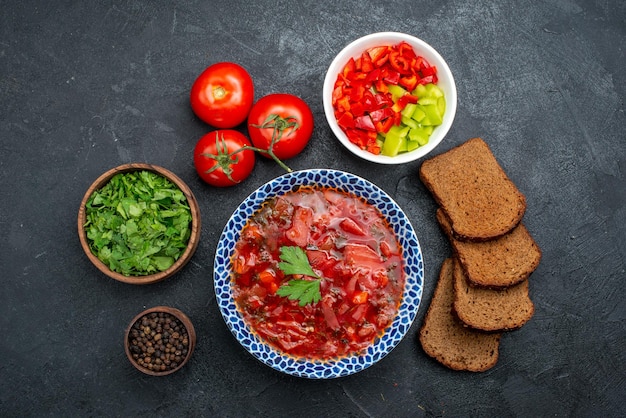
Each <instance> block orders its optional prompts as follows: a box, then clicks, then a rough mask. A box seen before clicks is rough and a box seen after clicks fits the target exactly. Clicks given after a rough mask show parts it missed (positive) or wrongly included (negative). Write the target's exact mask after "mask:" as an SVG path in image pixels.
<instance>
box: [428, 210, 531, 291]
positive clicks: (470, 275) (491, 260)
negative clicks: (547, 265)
mask: <svg viewBox="0 0 626 418" xmlns="http://www.w3.org/2000/svg"><path fill="white" fill-rule="evenodd" d="M437 221H438V222H439V225H440V226H441V229H442V230H443V231H444V233H445V234H446V235H447V236H448V238H449V240H450V244H452V248H453V249H454V253H455V255H456V256H457V258H458V260H459V262H460V263H461V266H462V267H463V270H464V271H465V274H466V276H467V280H468V281H469V282H470V284H472V285H474V286H482V287H489V288H504V287H508V286H513V285H515V284H517V283H521V282H523V281H525V280H526V279H528V277H529V276H530V274H531V273H532V272H533V271H535V269H536V268H537V266H538V265H539V261H540V260H541V250H540V249H539V247H538V246H537V243H536V242H535V240H534V239H533V238H532V236H531V235H530V234H529V233H528V230H527V229H526V227H525V226H524V224H523V223H521V222H520V223H519V224H518V225H517V226H516V227H515V228H513V230H512V231H510V232H508V233H507V234H505V235H503V236H501V237H499V238H495V239H493V240H491V241H484V242H469V241H461V240H458V239H456V238H455V237H454V234H453V233H452V226H451V224H450V219H449V218H448V217H447V215H446V214H445V212H444V211H443V210H442V209H441V208H440V209H437Z"/></svg>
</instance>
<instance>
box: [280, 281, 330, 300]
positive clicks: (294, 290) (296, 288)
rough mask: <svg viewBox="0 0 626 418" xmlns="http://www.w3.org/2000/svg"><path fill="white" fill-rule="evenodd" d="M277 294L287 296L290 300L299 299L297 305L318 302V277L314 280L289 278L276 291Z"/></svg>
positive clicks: (320, 296)
mask: <svg viewBox="0 0 626 418" xmlns="http://www.w3.org/2000/svg"><path fill="white" fill-rule="evenodd" d="M276 294H277V295H278V296H282V297H288V298H289V299H290V300H299V301H300V302H299V305H300V306H304V305H306V304H307V303H315V302H318V301H319V300H320V299H321V298H322V295H321V293H320V279H315V280H289V282H287V283H286V284H284V285H282V286H281V287H279V288H278V290H277V291H276Z"/></svg>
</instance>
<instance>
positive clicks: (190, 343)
mask: <svg viewBox="0 0 626 418" xmlns="http://www.w3.org/2000/svg"><path fill="white" fill-rule="evenodd" d="M161 314H163V315H164V317H163V319H165V318H166V317H167V316H168V315H169V316H172V317H174V318H176V320H177V321H178V323H179V324H180V325H182V327H184V329H185V331H186V333H187V345H186V346H183V347H184V349H183V350H181V353H180V354H178V355H179V356H180V357H181V360H180V361H179V362H177V363H176V366H175V367H171V368H167V369H166V370H158V369H159V368H160V367H167V366H165V363H164V361H165V360H164V359H161V357H160V356H163V357H165V358H166V356H167V354H166V353H165V352H164V351H162V352H157V351H156V350H159V345H158V344H159V343H158V342H159V341H163V345H166V344H167V343H166V341H168V342H171V340H169V338H170V336H171V334H172V333H173V332H175V331H171V332H170V331H166V330H165V329H159V328H158V327H152V324H149V323H148V324H146V325H143V324H141V322H140V321H141V320H142V318H143V317H149V318H150V317H151V316H156V317H158V316H159V315H161ZM156 320H157V319H156V318H154V319H149V320H148V321H147V322H150V321H156ZM138 322H139V324H138V326H137V327H135V324H136V323H138ZM146 326H147V327H149V328H151V329H150V333H154V334H155V335H154V336H152V337H150V338H149V341H151V343H152V342H153V345H152V348H153V349H154V350H155V351H154V352H153V353H151V357H150V358H151V360H150V364H153V365H154V367H155V369H157V370H154V369H149V368H147V367H145V366H144V365H141V364H139V362H138V359H137V358H135V356H137V357H141V356H142V354H141V353H142V350H141V348H139V346H138V345H137V344H133V340H135V341H136V340H137V337H136V336H135V335H133V331H136V332H135V334H136V333H137V332H139V333H140V332H144V333H145V330H144V328H145V327H146ZM166 333H169V334H170V336H168V335H167V334H166ZM179 334H180V335H181V338H182V335H183V331H182V330H181V331H180V332H179ZM181 344H182V343H181ZM195 346H196V331H195V330H194V328H193V324H192V323H191V321H190V320H189V318H188V317H187V315H185V314H184V313H183V312H181V311H180V310H178V309H176V308H171V307H169V306H155V307H154V308H150V309H146V310H145V311H143V312H141V313H140V314H138V315H137V316H135V317H134V318H133V320H132V321H131V322H130V323H129V324H128V327H127V328H126V332H125V333H124V351H125V352H126V356H127V357H128V360H129V361H130V363H131V364H132V365H133V366H134V367H135V368H136V369H137V370H139V371H141V372H142V373H145V374H147V375H150V376H166V375H168V374H171V373H174V372H176V371H178V370H180V369H181V368H182V367H183V366H184V365H185V364H187V362H188V361H189V358H190V357H191V354H192V353H193V350H194V348H195ZM135 347H137V348H135ZM176 350H178V348H176ZM184 350H186V353H185V352H184ZM173 354H174V355H176V352H175V353H173ZM157 359H158V360H157ZM170 364H171V363H170Z"/></svg>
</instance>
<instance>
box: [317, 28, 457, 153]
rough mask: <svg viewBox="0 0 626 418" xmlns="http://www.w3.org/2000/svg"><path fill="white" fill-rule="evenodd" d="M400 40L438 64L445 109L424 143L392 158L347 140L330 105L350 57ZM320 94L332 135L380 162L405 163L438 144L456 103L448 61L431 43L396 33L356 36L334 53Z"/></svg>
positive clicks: (453, 112)
mask: <svg viewBox="0 0 626 418" xmlns="http://www.w3.org/2000/svg"><path fill="white" fill-rule="evenodd" d="M402 41H405V42H407V43H408V44H410V45H411V46H412V47H413V49H414V50H415V53H416V54H417V55H418V56H422V57H424V58H425V59H426V60H427V61H428V63H429V64H430V65H434V66H436V67H437V77H438V79H439V81H438V83H437V85H438V86H439V87H440V88H441V89H442V90H443V92H444V95H445V98H446V111H445V113H444V116H443V123H442V124H441V125H439V126H438V127H436V128H435V130H434V131H433V133H432V135H431V136H430V139H429V141H428V143H427V144H426V145H423V146H421V147H419V148H417V149H415V150H413V151H410V152H406V153H402V154H398V155H397V156H395V157H388V156H385V155H375V154H372V153H371V152H368V151H365V150H362V149H360V148H359V147H358V146H357V145H355V144H353V143H351V142H350V141H349V140H348V137H347V136H346V134H345V133H344V132H343V130H342V129H341V128H340V127H339V125H338V124H337V119H336V118H335V112H334V109H333V105H332V94H333V89H334V86H335V81H337V75H338V74H339V73H340V71H341V70H342V69H343V67H344V66H345V65H346V63H347V62H348V61H349V59H350V57H352V58H354V59H356V58H358V57H359V56H361V54H362V53H363V52H365V51H366V50H367V49H369V48H372V47H375V46H382V45H395V44H398V43H400V42H402ZM322 97H323V103H324V113H325V114H326V119H327V120H328V124H329V125H330V128H331V129H332V131H333V133H334V134H335V136H337V138H338V139H339V141H340V142H341V143H342V144H343V145H344V146H345V147H346V148H347V149H348V150H350V151H351V152H352V153H353V154H355V155H357V156H359V157H361V158H363V159H365V160H368V161H372V162H376V163H380V164H402V163H407V162H410V161H414V160H417V159H418V158H421V157H423V156H425V155H426V154H428V153H429V152H431V151H432V150H433V149H434V148H435V147H436V146H437V145H439V143H440V142H441V141H442V140H443V138H444V137H445V136H446V134H447V133H448V131H449V130H450V127H451V126H452V122H453V121H454V116H455V114H456V102H457V95H456V85H455V84H454V77H453V76H452V72H451V71H450V68H449V67H448V64H446V61H445V60H444V59H443V58H442V57H441V55H439V53H438V52H437V51H436V50H435V49H434V48H433V47H432V46H430V45H428V44H427V43H426V42H424V41H422V40H421V39H418V38H416V37H414V36H411V35H407V34H404V33H397V32H380V33H373V34H370V35H367V36H364V37H362V38H359V39H357V40H355V41H353V42H352V43H350V44H349V45H348V46H346V47H345V48H344V49H343V50H342V51H341V52H340V53H339V54H337V56H336V57H335V59H334V60H333V62H332V63H331V64H330V67H329V68H328V71H327V72H326V78H325V79H324V88H323V91H322Z"/></svg>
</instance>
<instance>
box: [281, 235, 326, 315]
mask: <svg viewBox="0 0 626 418" xmlns="http://www.w3.org/2000/svg"><path fill="white" fill-rule="evenodd" d="M280 259H281V260H282V261H281V262H280V263H278V267H279V268H280V269H281V270H282V271H283V273H285V275H287V276H289V275H294V274H298V275H300V274H301V275H305V276H309V277H313V278H314V280H302V279H294V280H290V281H289V282H287V283H286V284H283V285H282V286H281V287H279V288H278V290H277V291H276V294H277V295H278V296H282V297H288V298H289V299H290V300H299V305H300V306H304V305H306V304H307V303H315V302H318V301H319V300H320V299H321V298H322V295H321V293H320V282H321V277H320V276H318V275H317V274H316V273H315V272H314V271H313V268H312V267H311V264H310V263H309V259H308V257H307V255H306V252H305V251H304V250H303V249H302V248H300V247H287V246H284V247H280Z"/></svg>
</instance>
